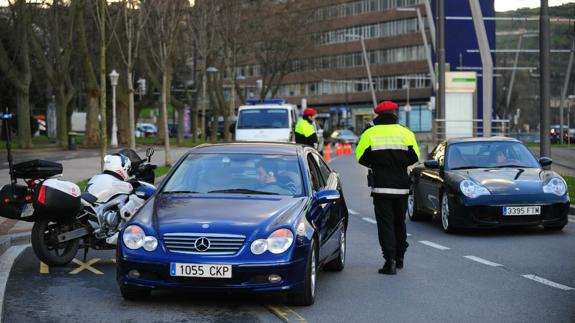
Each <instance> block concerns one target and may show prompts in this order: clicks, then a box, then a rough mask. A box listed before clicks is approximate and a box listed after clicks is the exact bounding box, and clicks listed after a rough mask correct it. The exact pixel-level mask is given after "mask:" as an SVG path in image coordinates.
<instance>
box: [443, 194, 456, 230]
mask: <svg viewBox="0 0 575 323" xmlns="http://www.w3.org/2000/svg"><path fill="white" fill-rule="evenodd" d="M449 211H450V210H449V196H447V193H446V192H443V194H441V227H442V228H443V231H445V232H446V233H454V232H456V231H457V230H456V229H455V228H454V227H453V224H452V223H451V221H450V219H449V217H450V212H449Z"/></svg>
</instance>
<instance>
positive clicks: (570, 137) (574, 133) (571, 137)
mask: <svg viewBox="0 0 575 323" xmlns="http://www.w3.org/2000/svg"><path fill="white" fill-rule="evenodd" d="M563 142H565V143H572V144H573V143H575V128H571V129H569V130H567V131H565V133H564V135H563Z"/></svg>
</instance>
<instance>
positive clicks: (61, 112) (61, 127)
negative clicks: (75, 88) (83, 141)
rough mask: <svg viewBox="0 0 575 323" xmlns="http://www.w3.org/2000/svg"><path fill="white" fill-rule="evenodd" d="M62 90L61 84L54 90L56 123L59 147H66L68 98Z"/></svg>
mask: <svg viewBox="0 0 575 323" xmlns="http://www.w3.org/2000/svg"><path fill="white" fill-rule="evenodd" d="M64 91H65V90H64V89H63V85H62V86H61V87H60V88H59V89H57V92H56V124H57V125H58V127H57V128H58V129H57V133H58V136H57V137H58V145H59V146H60V147H66V145H67V143H68V100H67V97H66V94H65V93H64Z"/></svg>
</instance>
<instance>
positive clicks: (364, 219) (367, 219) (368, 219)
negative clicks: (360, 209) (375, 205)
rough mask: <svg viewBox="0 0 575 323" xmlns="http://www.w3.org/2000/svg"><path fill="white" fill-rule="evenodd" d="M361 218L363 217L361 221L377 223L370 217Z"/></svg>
mask: <svg viewBox="0 0 575 323" xmlns="http://www.w3.org/2000/svg"><path fill="white" fill-rule="evenodd" d="M362 219H363V221H365V222H369V223H373V224H377V221H375V220H374V219H372V218H362Z"/></svg>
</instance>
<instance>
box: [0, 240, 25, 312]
mask: <svg viewBox="0 0 575 323" xmlns="http://www.w3.org/2000/svg"><path fill="white" fill-rule="evenodd" d="M29 246H30V245H29V244H26V245H19V246H13V247H10V248H8V250H6V252H4V254H2V256H0V319H1V318H2V317H3V316H2V311H3V310H4V296H5V295H6V284H7V283H8V277H9V276H10V271H11V270H12V265H13V264H14V263H15V262H16V259H18V257H20V254H22V252H23V251H24V250H26V248H28V247H29Z"/></svg>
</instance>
